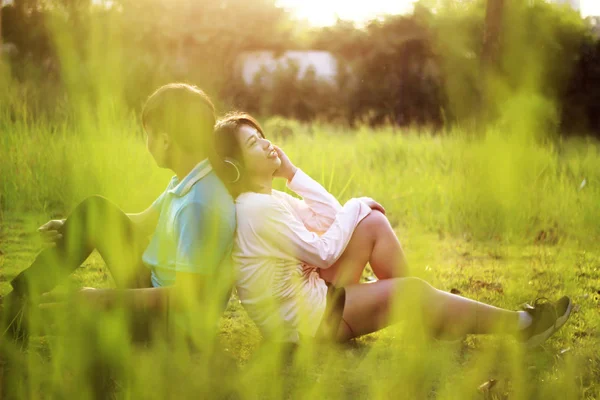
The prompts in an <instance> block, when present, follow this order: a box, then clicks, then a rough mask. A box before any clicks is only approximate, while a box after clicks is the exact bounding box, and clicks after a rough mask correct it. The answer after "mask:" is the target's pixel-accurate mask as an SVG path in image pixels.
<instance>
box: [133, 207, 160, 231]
mask: <svg viewBox="0 0 600 400" xmlns="http://www.w3.org/2000/svg"><path fill="white" fill-rule="evenodd" d="M159 216H160V209H158V207H155V206H154V205H151V206H150V207H148V208H147V209H145V210H144V211H142V212H140V213H128V214H127V217H129V219H130V220H131V222H133V224H134V225H135V226H136V228H137V229H138V231H139V232H141V233H143V234H144V236H150V235H151V234H152V233H153V232H154V230H155V229H156V224H157V223H158V217H159Z"/></svg>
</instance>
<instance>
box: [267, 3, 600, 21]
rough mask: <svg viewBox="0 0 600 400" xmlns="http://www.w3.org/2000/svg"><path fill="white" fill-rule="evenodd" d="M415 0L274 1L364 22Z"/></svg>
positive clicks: (588, 7)
mask: <svg viewBox="0 0 600 400" xmlns="http://www.w3.org/2000/svg"><path fill="white" fill-rule="evenodd" d="M414 2H415V0H366V1H365V0H277V4H278V5H279V6H281V7H284V8H287V9H290V10H291V11H293V12H294V14H295V15H296V16H297V17H298V18H299V19H305V20H308V22H310V23H311V24H312V25H317V26H322V25H331V24H334V23H335V21H336V19H337V16H339V17H340V18H341V19H349V20H353V21H357V22H364V21H367V20H370V19H373V18H374V17H377V16H378V15H382V14H400V13H407V12H410V11H411V10H412V5H413V3H414ZM580 5H581V14H582V15H583V16H584V17H586V16H588V15H600V0H580Z"/></svg>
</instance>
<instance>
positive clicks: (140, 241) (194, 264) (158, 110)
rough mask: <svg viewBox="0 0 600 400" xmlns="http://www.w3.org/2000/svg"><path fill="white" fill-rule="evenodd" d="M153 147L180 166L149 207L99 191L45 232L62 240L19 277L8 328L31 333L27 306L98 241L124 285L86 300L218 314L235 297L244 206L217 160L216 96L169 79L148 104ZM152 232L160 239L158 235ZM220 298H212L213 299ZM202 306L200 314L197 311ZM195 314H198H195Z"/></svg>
mask: <svg viewBox="0 0 600 400" xmlns="http://www.w3.org/2000/svg"><path fill="white" fill-rule="evenodd" d="M142 122H143V126H144V130H145V134H146V139H147V143H146V144H147V148H148V151H149V152H150V154H151V155H152V157H153V158H154V160H155V161H156V163H157V165H158V166H159V167H161V168H168V169H170V170H172V171H173V172H174V173H175V176H174V177H173V178H172V179H171V182H170V183H169V185H168V187H167V189H166V190H165V191H164V192H163V193H162V194H161V195H160V196H159V197H158V199H156V201H154V203H153V204H152V205H151V206H150V207H148V209H146V210H145V211H143V212H141V213H137V214H125V213H124V212H123V211H121V210H120V209H119V208H118V207H117V206H116V205H114V204H112V203H111V202H109V201H108V200H106V199H104V198H102V197H99V196H93V197H90V198H88V199H86V200H84V201H83V202H82V203H80V204H79V205H78V206H77V207H76V208H75V209H74V210H73V212H72V213H71V215H70V216H69V217H68V218H67V219H66V220H53V221H49V222H48V223H46V224H45V225H43V226H41V227H40V231H41V232H42V234H43V235H45V236H46V238H47V239H49V240H50V241H54V244H55V245H54V246H53V247H49V248H47V249H45V250H43V251H42V252H41V253H39V254H38V256H37V257H36V259H35V261H34V262H33V264H31V266H30V267H29V268H27V269H26V270H24V271H23V272H21V273H20V274H19V275H18V276H17V277H16V278H15V279H14V280H13V281H12V282H11V284H12V287H13V291H12V292H11V293H10V294H9V295H8V296H6V297H5V298H4V301H3V307H2V308H3V310H2V314H1V325H0V327H1V328H2V329H1V330H0V334H2V333H7V334H9V335H11V336H13V337H14V338H15V339H26V337H27V318H26V316H27V309H28V308H29V307H31V306H37V304H39V302H40V296H41V295H42V294H44V293H46V292H49V291H51V290H52V289H53V288H54V287H55V286H56V285H57V284H58V283H59V282H60V281H61V280H63V279H64V278H66V277H67V276H68V275H69V274H70V273H71V272H73V271H74V270H75V269H76V268H77V267H79V266H80V265H81V263H82V262H83V261H85V259H86V258H87V257H88V256H89V255H90V253H91V252H92V251H93V250H94V249H96V250H97V251H98V252H99V253H100V255H101V256H102V258H103V259H104V261H105V262H106V264H107V266H108V268H109V269H110V271H111V274H112V276H113V278H114V281H115V283H116V285H117V288H116V289H91V288H84V289H82V290H81V291H80V292H79V293H78V294H77V296H78V298H77V299H78V300H79V301H84V302H88V303H91V304H92V305H95V306H98V307H100V308H111V307H116V306H124V307H126V309H128V310H131V311H132V312H133V314H134V315H136V312H139V314H144V315H150V316H164V315H166V312H168V310H174V313H175V315H181V314H182V313H185V312H193V308H194V305H196V306H198V305H201V307H202V312H200V313H194V316H193V318H194V319H195V320H202V321H203V322H205V323H207V324H210V323H212V322H216V320H217V319H218V315H219V314H220V311H222V309H223V307H224V305H225V304H226V300H227V298H228V296H229V293H230V290H231V287H232V284H233V273H232V266H231V263H230V262H229V258H230V252H231V248H232V245H233V235H234V231H235V206H234V203H233V199H232V198H231V196H230V195H229V193H228V192H227V189H226V188H225V186H224V185H223V184H222V182H221V181H220V180H219V179H218V178H217V176H216V174H215V173H214V172H213V170H212V167H211V165H210V163H209V161H208V156H209V153H210V151H212V150H211V149H212V140H213V127H214V124H215V110H214V106H213V104H212V102H211V101H210V99H209V98H208V96H207V95H206V94H205V93H204V92H203V91H201V90H200V89H198V88H196V87H193V86H190V85H186V84H178V83H177V84H169V85H166V86H163V87H161V88H159V89H158V90H157V91H156V92H155V93H154V94H152V95H151V96H150V98H149V99H148V101H147V102H146V104H145V106H144V109H143V112H142ZM149 236H151V239H150V241H148V238H149ZM211 306H212V307H211ZM196 314H199V315H196ZM188 322H189V321H188Z"/></svg>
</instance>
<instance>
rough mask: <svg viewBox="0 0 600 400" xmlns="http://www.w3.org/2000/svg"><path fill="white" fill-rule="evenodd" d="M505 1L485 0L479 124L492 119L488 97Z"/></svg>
mask: <svg viewBox="0 0 600 400" xmlns="http://www.w3.org/2000/svg"><path fill="white" fill-rule="evenodd" d="M505 3H506V0H487V6H486V10H485V25H484V33H483V49H482V53H481V77H482V85H483V86H482V93H481V96H482V98H481V100H482V101H481V110H480V111H481V112H480V118H481V119H482V120H483V121H481V122H484V123H487V122H489V119H490V118H491V117H492V111H493V110H492V109H491V108H492V107H493V104H492V103H493V99H492V98H491V96H490V93H489V88H490V78H492V77H493V75H494V72H495V70H497V68H498V67H499V61H500V54H501V46H500V37H501V34H502V22H503V14H504V7H505Z"/></svg>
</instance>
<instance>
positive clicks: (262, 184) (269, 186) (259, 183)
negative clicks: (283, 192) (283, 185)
mask: <svg viewBox="0 0 600 400" xmlns="http://www.w3.org/2000/svg"><path fill="white" fill-rule="evenodd" d="M250 189H251V190H252V191H253V192H256V193H262V194H271V192H272V191H273V177H272V176H265V177H254V178H253V179H252V181H251V183H250Z"/></svg>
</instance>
